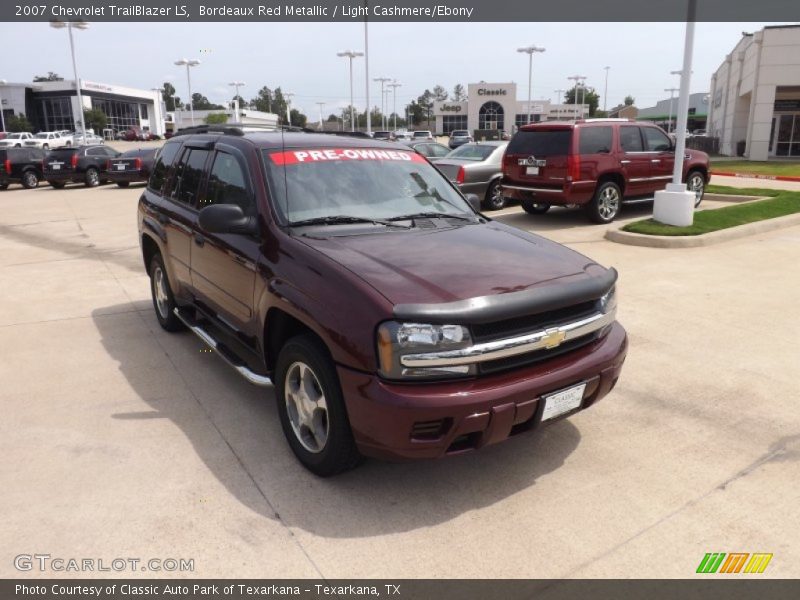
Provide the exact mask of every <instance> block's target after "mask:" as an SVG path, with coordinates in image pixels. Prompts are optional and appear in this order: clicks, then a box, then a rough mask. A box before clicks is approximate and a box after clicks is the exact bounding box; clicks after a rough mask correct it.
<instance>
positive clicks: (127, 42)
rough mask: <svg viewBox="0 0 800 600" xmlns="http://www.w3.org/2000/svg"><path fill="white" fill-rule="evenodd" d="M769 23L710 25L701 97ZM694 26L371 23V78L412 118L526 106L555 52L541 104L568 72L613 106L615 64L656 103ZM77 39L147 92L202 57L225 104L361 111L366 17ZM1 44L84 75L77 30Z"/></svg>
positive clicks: (31, 67)
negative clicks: (259, 99) (389, 84)
mask: <svg viewBox="0 0 800 600" xmlns="http://www.w3.org/2000/svg"><path fill="white" fill-rule="evenodd" d="M764 25H767V23H698V24H697V26H696V34H695V45H694V62H693V75H692V85H691V91H692V92H706V91H708V89H709V81H710V78H711V74H712V73H713V72H714V71H716V69H717V68H718V67H719V65H720V64H721V62H722V61H723V60H724V58H725V55H726V54H728V53H729V52H730V51H731V50H732V49H733V47H734V45H735V44H736V43H737V42H738V41H739V40H740V39H741V34H742V32H743V31H747V32H752V31H756V30H758V29H760V28H761V27H763V26H764ZM684 30H685V25H684V24H683V23H370V25H369V74H370V78H374V77H391V78H393V79H396V80H397V81H399V82H400V83H401V84H402V87H399V88H397V109H398V112H400V113H402V112H403V108H402V107H403V106H405V104H407V103H408V102H410V101H411V100H412V99H415V98H416V97H417V96H419V95H420V94H421V93H422V92H423V91H424V90H425V89H426V88H428V89H432V88H433V86H434V85H437V84H439V85H442V86H443V87H445V88H446V89H447V90H448V91H450V92H451V93H452V89H453V87H454V86H455V85H456V84H457V83H460V84H462V85H464V86H465V87H466V85H467V84H468V83H477V82H479V81H486V82H487V83H505V82H510V81H515V82H516V83H517V85H518V88H517V92H518V96H519V99H520V100H525V99H526V98H527V83H528V57H527V55H524V54H520V53H518V52H516V49H517V48H518V47H521V46H529V45H531V44H535V45H537V46H540V47H544V48H545V49H546V51H545V52H544V53H542V54H536V55H534V60H533V94H532V97H533V98H534V99H538V98H547V99H551V100H553V101H555V99H556V97H557V94H556V90H558V89H565V88H567V87H571V82H570V81H568V80H567V77H568V76H571V75H584V76H586V77H587V79H586V84H587V85H588V86H591V87H594V88H595V89H596V91H597V92H598V93H600V95H601V99H600V107H601V108H602V106H603V103H604V101H603V99H602V95H603V90H604V86H605V70H604V67H605V66H609V67H611V68H610V70H609V78H608V107H612V106H615V105H616V104H619V103H621V102H622V100H623V99H624V98H625V96H627V95H628V94H630V95H631V96H633V97H634V98H635V99H636V105H637V106H639V107H640V108H645V107H647V106H652V105H654V104H655V103H656V101H658V100H660V99H663V98H668V97H669V94H668V93H666V92H664V89H665V88H671V87H677V86H678V83H679V77H678V76H677V75H671V74H670V71H676V70H679V69H680V68H681V66H682V57H683V45H684ZM75 36H76V38H75V42H76V51H77V56H78V66H79V74H80V76H81V78H82V79H86V80H90V81H96V82H101V83H110V84H119V85H125V86H129V87H136V88H141V89H150V88H153V87H161V85H162V84H163V83H164V82H165V81H169V82H171V83H172V84H173V85H174V86H175V87H176V88H177V95H178V96H180V97H182V98H184V99H185V98H186V97H187V95H188V94H187V93H186V90H187V83H186V72H185V67H177V66H175V65H174V64H173V63H174V61H175V60H178V59H180V58H183V57H186V58H197V59H199V60H200V61H201V63H202V64H201V65H199V66H198V67H195V68H194V69H193V70H192V91H193V92H200V93H202V94H204V95H205V96H207V97H208V98H209V100H211V101H212V102H218V103H221V102H224V101H226V100H229V99H230V98H231V97H232V96H233V88H231V87H230V86H228V85H227V84H228V83H229V82H231V81H234V80H239V81H244V82H246V84H247V85H246V86H245V87H243V88H241V95H242V96H243V97H244V98H246V99H250V98H252V97H254V96H255V95H256V93H257V91H258V89H259V88H261V87H262V86H264V85H267V86H269V87H271V88H274V87H277V86H281V88H282V89H283V90H284V91H290V92H294V94H295V96H294V98H293V101H292V106H293V107H294V108H298V109H300V110H301V111H302V112H304V113H305V114H307V115H308V116H309V117H310V120H315V119H316V117H317V115H318V110H319V108H318V106H317V104H316V103H317V102H325V107H324V108H323V110H324V112H325V113H326V114H329V113H331V112H334V111H335V110H336V107H343V106H346V105H348V104H349V97H350V88H349V71H348V61H347V59H345V58H340V57H337V56H336V53H337V52H340V51H342V50H348V49H353V50H359V51H361V50H363V49H364V25H363V22H360V21H355V22H353V23H311V24H300V23H156V24H154V23H92V24H91V26H90V28H89V29H88V30H86V31H76V32H75ZM0 39H2V40H3V46H4V47H5V48H6V49H11V48H13V49H16V50H15V56H16V58H15V59H14V60H10V61H3V62H4V64H3V65H2V66H0V78H2V79H6V80H8V81H9V82H28V81H31V80H32V79H33V77H34V75H39V74H46V73H47V72H48V71H55V72H57V73H58V74H59V75H61V76H62V77H65V78H67V79H72V65H71V62H70V55H69V43H68V39H67V32H66V31H65V30H56V29H52V28H50V27H49V26H48V25H47V24H46V23H14V24H11V23H0ZM25 48H28V50H27V51H25V50H24V49H25ZM17 51H18V52H17ZM353 71H354V74H353V78H354V97H355V104H356V106H357V107H361V108H362V109H363V106H364V104H365V71H364V59H363V58H358V59H356V60H355V61H354V66H353ZM379 90H380V84H379V83H371V88H370V104H371V105H372V106H376V105H380V92H379ZM387 108H388V109H390V110H391V106H389V107H387Z"/></svg>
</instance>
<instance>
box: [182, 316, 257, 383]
mask: <svg viewBox="0 0 800 600" xmlns="http://www.w3.org/2000/svg"><path fill="white" fill-rule="evenodd" d="M173 312H174V313H175V316H176V317H178V318H179V319H180V320H181V323H183V324H184V325H186V327H187V328H188V329H189V331H191V332H192V333H194V334H195V335H196V336H197V337H199V338H200V339H201V340H203V342H204V343H205V344H206V345H207V346H208V347H209V348H211V349H212V350H213V351H214V352H216V353H217V355H218V356H219V357H220V358H222V360H224V361H225V362H226V363H227V364H228V366H230V367H231V368H232V369H233V370H234V371H236V372H237V373H239V375H241V376H242V377H244V378H245V379H246V380H247V381H249V382H250V383H252V384H253V385H258V386H263V387H268V386H271V385H272V380H271V379H270V378H269V377H267V376H266V375H259V374H258V373H256V372H255V371H253V370H252V369H250V368H249V367H247V366H245V365H244V364H241V363H240V362H237V360H236V359H237V358H238V357H237V356H236V354H234V353H233V352H231V351H230V350H229V349H228V348H227V347H226V346H224V345H222V344H220V343H219V342H217V340H215V339H214V338H213V337H212V336H211V334H210V333H208V332H207V331H206V330H205V329H203V328H202V327H200V325H198V324H197V323H195V322H193V320H192V319H190V318H189V317H187V316H186V315H183V314H181V311H180V309H179V308H176V309H175V310H174V311H173Z"/></svg>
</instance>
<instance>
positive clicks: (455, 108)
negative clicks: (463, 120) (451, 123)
mask: <svg viewBox="0 0 800 600" xmlns="http://www.w3.org/2000/svg"><path fill="white" fill-rule="evenodd" d="M439 110H440V111H442V112H455V113H459V112H461V106H460V105H458V104H442V105H441V106H440V107H439Z"/></svg>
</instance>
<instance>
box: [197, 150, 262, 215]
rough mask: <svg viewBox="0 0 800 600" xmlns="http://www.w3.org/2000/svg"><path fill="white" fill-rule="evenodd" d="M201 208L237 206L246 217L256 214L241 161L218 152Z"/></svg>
mask: <svg viewBox="0 0 800 600" xmlns="http://www.w3.org/2000/svg"><path fill="white" fill-rule="evenodd" d="M200 204H201V206H208V205H210V204H236V205H238V206H240V207H241V209H242V211H243V212H244V214H245V215H247V216H249V217H251V216H255V214H256V205H255V202H254V200H253V197H252V195H251V194H250V193H249V192H248V191H247V183H246V179H245V172H244V169H242V166H241V165H240V164H239V161H238V160H236V158H235V157H234V156H232V155H230V154H226V153H225V152H218V153H217V155H216V156H215V157H214V165H213V166H212V167H211V173H210V175H209V177H208V188H207V190H206V196H205V198H204V199H203V201H202V202H201V203H200Z"/></svg>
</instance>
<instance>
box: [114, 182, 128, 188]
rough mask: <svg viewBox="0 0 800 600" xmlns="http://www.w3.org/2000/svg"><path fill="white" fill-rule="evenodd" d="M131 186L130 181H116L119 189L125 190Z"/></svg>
mask: <svg viewBox="0 0 800 600" xmlns="http://www.w3.org/2000/svg"><path fill="white" fill-rule="evenodd" d="M130 184H131V182H130V181H118V182H117V185H118V186H119V187H121V188H126V187H128V186H129V185H130Z"/></svg>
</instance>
